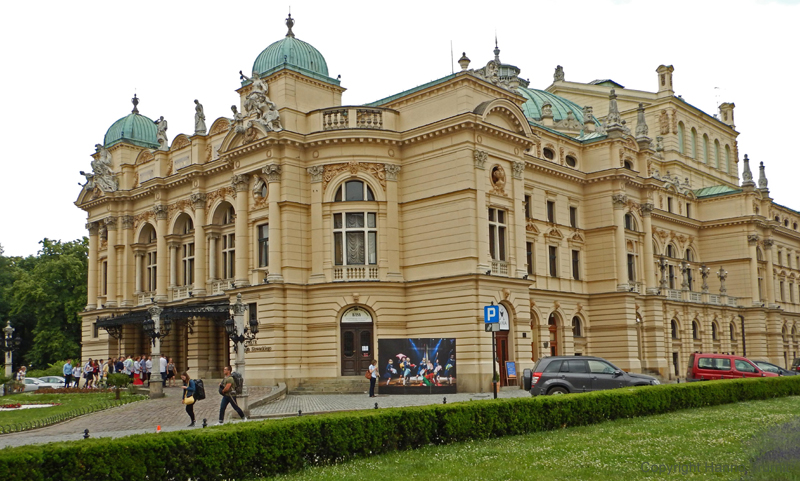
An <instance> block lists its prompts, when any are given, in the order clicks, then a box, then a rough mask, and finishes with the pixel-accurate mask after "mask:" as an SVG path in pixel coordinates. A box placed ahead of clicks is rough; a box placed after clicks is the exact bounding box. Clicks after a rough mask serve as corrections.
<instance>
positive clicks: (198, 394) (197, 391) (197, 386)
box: [194, 379, 206, 401]
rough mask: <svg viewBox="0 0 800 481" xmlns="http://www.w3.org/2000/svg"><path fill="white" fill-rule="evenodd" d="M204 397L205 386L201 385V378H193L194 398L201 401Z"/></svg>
mask: <svg viewBox="0 0 800 481" xmlns="http://www.w3.org/2000/svg"><path fill="white" fill-rule="evenodd" d="M205 398H206V387H205V386H203V380H202V379H195V380H194V400H195V401H202V400H203V399H205Z"/></svg>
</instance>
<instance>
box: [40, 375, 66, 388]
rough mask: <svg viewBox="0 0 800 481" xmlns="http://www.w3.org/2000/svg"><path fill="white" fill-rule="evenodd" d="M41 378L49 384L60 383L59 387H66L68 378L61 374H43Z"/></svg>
mask: <svg viewBox="0 0 800 481" xmlns="http://www.w3.org/2000/svg"><path fill="white" fill-rule="evenodd" d="M39 380H40V381H43V382H46V383H48V384H58V387H64V382H66V379H64V378H63V377H61V376H42V377H40V378H39Z"/></svg>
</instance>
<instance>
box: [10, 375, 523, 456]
mask: <svg viewBox="0 0 800 481" xmlns="http://www.w3.org/2000/svg"><path fill="white" fill-rule="evenodd" d="M249 389H250V392H251V396H253V398H262V397H264V396H266V395H268V394H269V393H270V392H271V388H257V387H252V388H249ZM206 391H207V393H206V395H207V396H208V397H207V398H206V399H205V400H203V401H199V402H198V403H197V404H196V405H195V417H196V418H197V423H198V425H197V427H194V428H188V427H187V425H188V424H189V416H188V415H187V414H186V411H185V408H184V406H183V405H182V404H181V403H180V399H181V393H182V390H181V389H180V388H165V389H164V392H165V394H166V397H164V398H162V399H152V400H146V401H140V402H135V403H131V404H126V405H125V406H120V407H116V408H112V409H107V410H105V411H101V412H98V413H94V414H87V415H85V416H81V417H78V418H75V419H72V420H70V421H66V422H63V423H60V424H56V425H54V426H49V427H46V428H41V429H34V430H31V431H24V432H21V433H13V434H3V435H0V448H5V447H10V446H22V445H26V444H39V443H49V442H56V441H72V440H80V439H83V431H84V429H89V435H90V436H91V437H93V438H97V437H110V438H118V437H122V436H130V435H132V434H143V433H155V432H156V426H158V425H160V426H161V431H163V432H168V431H179V430H183V429H202V428H201V427H200V424H201V423H202V420H203V418H206V419H208V422H209V425H213V424H216V421H217V415H218V414H219V395H218V394H217V393H216V390H214V389H208V387H206ZM525 396H529V394H528V393H527V392H525V391H523V390H521V389H512V390H504V391H501V392H500V394H499V395H498V397H499V398H512V397H525ZM444 398H447V402H448V403H453V402H463V401H470V400H472V401H479V400H487V399H492V395H491V394H490V393H480V394H470V393H458V394H446V395H438V394H437V395H430V394H412V395H379V396H377V397H375V398H370V397H369V396H367V395H366V394H325V395H288V396H286V398H285V399H282V400H280V401H275V402H272V403H270V404H266V405H264V406H260V407H256V408H253V409H252V411H251V416H252V417H253V418H254V419H258V418H276V417H286V416H296V415H297V414H298V411H299V410H302V411H303V413H304V414H312V413H321V412H331V411H352V410H360V409H374V408H375V403H377V404H378V407H379V408H388V407H403V406H423V405H427V404H439V403H442V402H443V400H444ZM232 412H233V410H232V409H231V408H228V414H229V415H230V414H231V413H232ZM233 417H234V418H235V419H234V420H233V422H240V421H239V420H238V417H237V416H236V415H235V414H234V415H233ZM229 419H230V418H229Z"/></svg>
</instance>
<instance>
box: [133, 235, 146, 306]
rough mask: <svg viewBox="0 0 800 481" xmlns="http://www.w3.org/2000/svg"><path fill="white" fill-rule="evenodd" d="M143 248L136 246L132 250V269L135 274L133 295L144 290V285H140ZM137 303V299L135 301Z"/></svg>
mask: <svg viewBox="0 0 800 481" xmlns="http://www.w3.org/2000/svg"><path fill="white" fill-rule="evenodd" d="M145 252H146V251H145V249H144V248H143V247H137V248H135V249H134V251H133V258H134V260H135V262H134V264H135V265H134V269H136V275H135V284H134V286H133V295H134V296H138V295H139V294H141V293H142V292H143V291H144V286H143V285H142V271H143V270H144V267H143V266H144V256H145ZM135 302H136V303H138V299H136V301H135Z"/></svg>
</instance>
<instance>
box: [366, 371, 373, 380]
mask: <svg viewBox="0 0 800 481" xmlns="http://www.w3.org/2000/svg"><path fill="white" fill-rule="evenodd" d="M364 377H365V378H367V379H371V378H372V371H370V370H369V369H368V370H367V372H365V373H364Z"/></svg>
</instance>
